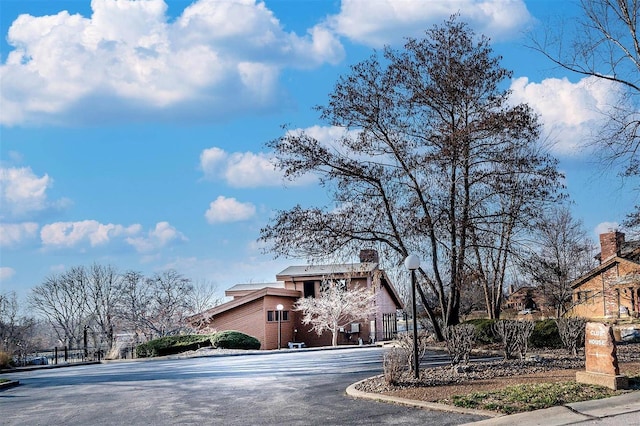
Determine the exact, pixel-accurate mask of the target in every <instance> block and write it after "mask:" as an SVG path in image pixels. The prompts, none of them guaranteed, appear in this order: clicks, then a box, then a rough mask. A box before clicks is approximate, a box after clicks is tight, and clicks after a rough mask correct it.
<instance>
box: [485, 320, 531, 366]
mask: <svg viewBox="0 0 640 426" xmlns="http://www.w3.org/2000/svg"><path fill="white" fill-rule="evenodd" d="M533 327H534V324H533V322H532V321H516V320H500V321H497V322H496V323H495V324H494V325H493V332H494V333H495V334H496V336H498V337H499V338H500V339H501V340H502V346H503V350H504V357H505V359H512V358H514V355H515V354H516V353H517V354H518V356H519V357H520V359H524V357H525V355H526V354H527V350H528V349H529V344H528V342H529V337H531V333H533Z"/></svg>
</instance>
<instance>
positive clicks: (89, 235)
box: [40, 220, 141, 247]
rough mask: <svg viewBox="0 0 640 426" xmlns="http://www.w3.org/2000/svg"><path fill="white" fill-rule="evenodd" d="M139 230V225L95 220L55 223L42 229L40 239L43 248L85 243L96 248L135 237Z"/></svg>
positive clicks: (73, 245)
mask: <svg viewBox="0 0 640 426" xmlns="http://www.w3.org/2000/svg"><path fill="white" fill-rule="evenodd" d="M140 229H141V226H140V225H139V224H134V225H131V226H127V227H125V226H122V225H114V224H112V223H109V224H102V223H100V222H97V221H95V220H83V221H79V222H55V223H51V224H48V225H44V226H43V227H42V229H41V230H40V238H41V240H42V244H43V246H45V247H75V246H78V245H81V244H86V243H89V245H90V246H91V247H96V246H101V245H105V244H107V243H109V242H110V241H111V240H112V239H113V238H115V237H121V236H130V235H135V234H137V233H138V232H140Z"/></svg>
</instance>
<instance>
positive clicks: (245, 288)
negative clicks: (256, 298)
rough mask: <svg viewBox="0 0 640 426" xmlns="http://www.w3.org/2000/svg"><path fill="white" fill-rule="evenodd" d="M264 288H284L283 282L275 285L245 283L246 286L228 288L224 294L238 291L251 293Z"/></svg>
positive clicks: (238, 285)
mask: <svg viewBox="0 0 640 426" xmlns="http://www.w3.org/2000/svg"><path fill="white" fill-rule="evenodd" d="M265 287H269V288H284V282H282V281H278V282H275V283H247V284H236V285H234V286H233V287H230V288H228V289H226V290H225V293H229V292H238V291H252V290H260V289H263V288H265Z"/></svg>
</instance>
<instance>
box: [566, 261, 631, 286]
mask: <svg viewBox="0 0 640 426" xmlns="http://www.w3.org/2000/svg"><path fill="white" fill-rule="evenodd" d="M620 263H629V264H631V265H634V266H636V267H638V268H639V269H640V263H639V262H637V261H634V260H631V259H629V258H623V257H620V256H614V257H612V258H611V259H609V260H607V261H606V262H604V263H601V264H600V265H598V266H596V267H595V268H593V269H592V270H590V271H589V272H587V273H586V274H584V275H582V276H581V277H578V278H576V279H575V280H573V281H572V282H571V288H572V289H575V288H578V287H580V286H581V285H582V284H584V283H585V282H587V281H589V280H590V279H591V278H593V277H595V276H596V275H599V274H601V273H602V272H604V271H606V270H607V269H610V268H612V267H614V266H615V265H617V264H620Z"/></svg>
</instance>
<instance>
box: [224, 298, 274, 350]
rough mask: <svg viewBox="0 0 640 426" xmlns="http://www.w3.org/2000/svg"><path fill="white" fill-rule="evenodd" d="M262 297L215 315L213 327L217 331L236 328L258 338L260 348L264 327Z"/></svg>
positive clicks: (262, 347)
mask: <svg viewBox="0 0 640 426" xmlns="http://www.w3.org/2000/svg"><path fill="white" fill-rule="evenodd" d="M262 312H263V308H262V299H258V300H254V301H252V302H249V303H247V304H245V305H242V306H239V307H237V308H236V309H231V310H229V311H226V312H223V313H221V314H219V315H216V316H215V318H214V320H213V327H214V328H215V329H216V330H217V331H223V330H236V331H240V332H242V333H245V334H248V335H250V336H253V337H255V338H256V339H258V340H260V343H261V349H266V348H264V343H265V340H264V338H265V327H264V320H263V315H262Z"/></svg>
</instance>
